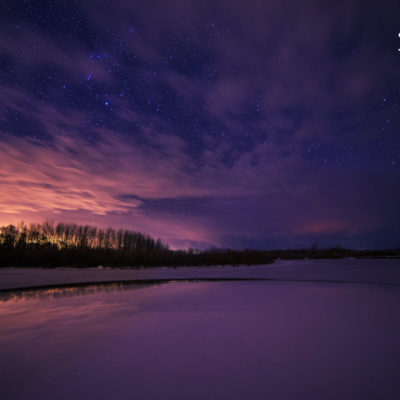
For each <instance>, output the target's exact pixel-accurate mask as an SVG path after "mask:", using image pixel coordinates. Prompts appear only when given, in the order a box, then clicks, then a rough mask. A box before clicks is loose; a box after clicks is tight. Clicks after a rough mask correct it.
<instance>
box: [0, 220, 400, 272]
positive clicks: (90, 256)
mask: <svg viewBox="0 0 400 400" xmlns="http://www.w3.org/2000/svg"><path fill="white" fill-rule="evenodd" d="M388 255H389V256H399V255H400V250H399V249H397V250H389V251H388V250H386V251H385V250H377V251H372V250H364V251H359V250H351V249H343V248H341V247H340V246H336V247H333V248H330V249H319V248H317V247H316V246H312V247H311V248H310V249H287V250H231V249H216V248H214V249H209V250H204V251H199V250H193V249H188V250H170V249H169V247H168V245H167V244H165V243H164V242H162V241H161V240H160V239H157V240H156V239H153V238H152V237H151V236H150V235H147V234H145V233H141V232H133V231H130V230H125V229H119V230H115V229H113V228H107V229H99V228H97V227H92V226H89V225H77V224H67V223H58V224H56V225H55V224H54V223H52V222H45V223H34V224H30V225H25V224H24V223H21V224H19V225H17V226H14V225H7V226H1V227H0V267H6V266H31V267H35V266H41V267H58V266H60V267H61V266H73V267H95V266H98V265H103V266H110V267H153V266H172V267H178V266H202V265H206V266H207V265H239V264H248V265H250V264H267V263H270V262H273V261H274V260H276V259H279V258H280V259H304V258H344V257H384V256H388Z"/></svg>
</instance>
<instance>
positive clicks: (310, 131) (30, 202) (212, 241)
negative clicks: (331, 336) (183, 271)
mask: <svg viewBox="0 0 400 400" xmlns="http://www.w3.org/2000/svg"><path fill="white" fill-rule="evenodd" d="M0 5H1V8H0V93H1V96H0V224H2V225H3V224H8V223H17V222H19V221H21V220H23V221H24V222H26V223H29V222H33V221H45V220H47V219H49V220H54V221H55V222H58V221H64V222H75V223H79V224H91V225H97V226H99V227H106V226H109V225H111V226H113V227H115V228H119V227H124V228H128V229H132V230H138V231H142V232H146V233H149V234H151V235H153V236H155V237H160V238H162V239H163V240H164V241H166V242H167V243H169V244H170V245H171V247H172V248H186V247H189V246H190V247H197V248H207V247H210V246H218V247H232V248H239V249H240V248H260V249H270V248H288V247H302V246H306V247H309V246H312V245H313V244H317V245H318V246H321V247H323V246H335V245H337V244H340V245H342V246H350V247H356V248H382V247H394V246H397V247H398V246H400V207H399V204H400V112H399V110H400V51H399V50H398V49H399V48H400V37H399V32H400V1H397V0H396V1H395V0H382V1H367V0H362V1H361V0H360V1H351V0H337V1H321V0H314V1H313V0H311V1H307V0H301V1H296V0H290V1H286V0H246V1H244V0H240V1H238V0H226V1H216V0H212V1H210V0H169V1H161V0H157V1H156V0H146V1H125V0H121V1H118V0H113V1H111V0H110V1H101V0H82V1H72V0H70V1H61V0H60V1H34V0H32V1H29V0H25V1H19V0H8V1H7V0H6V1H1V3H0Z"/></svg>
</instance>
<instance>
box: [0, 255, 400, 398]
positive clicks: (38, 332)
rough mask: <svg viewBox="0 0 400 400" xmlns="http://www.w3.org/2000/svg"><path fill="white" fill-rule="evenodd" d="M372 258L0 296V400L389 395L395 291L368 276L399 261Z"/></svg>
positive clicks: (397, 329) (395, 355)
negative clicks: (247, 277) (219, 277)
mask: <svg viewBox="0 0 400 400" xmlns="http://www.w3.org/2000/svg"><path fill="white" fill-rule="evenodd" d="M345 261H346V260H345ZM371 261H375V264H373V263H372V262H371V263H369V265H366V267H365V273H364V274H363V273H362V268H361V267H360V265H362V264H360V261H357V262H355V263H353V264H352V265H353V266H352V267H351V268H350V266H349V265H350V264H346V262H345V263H344V265H345V266H344V267H338V266H339V265H340V263H336V264H335V267H334V268H333V267H332V268H331V270H330V271H329V262H328V264H325V272H324V273H322V272H321V271H320V270H319V268H321V263H324V262H325V261H323V260H322V261H319V263H320V264H318V265H319V267H318V266H317V264H314V262H312V263H311V266H310V263H308V264H307V263H306V264H303V267H302V268H303V271H302V270H301V268H299V265H301V264H294V265H293V264H292V263H290V262H289V263H287V264H286V270H282V271H280V272H278V271H276V272H274V273H275V274H277V275H276V276H278V275H279V274H282V277H284V278H286V279H288V278H290V277H293V279H294V278H296V279H300V278H301V279H302V278H308V279H311V278H318V279H320V280H321V279H322V278H321V274H322V275H324V277H325V280H326V279H328V278H329V279H333V278H335V280H337V281H338V282H336V283H327V282H321V281H320V282H278V281H254V282H253V281H233V282H230V281H224V282H218V281H215V282H165V283H158V284H154V285H149V284H145V283H142V284H125V285H122V284H113V285H100V286H94V285H92V286H87V287H69V288H68V287H66V288H62V289H43V290H39V291H38V290H32V291H18V292H17V291H16V292H12V291H9V292H3V293H1V294H0V380H1V382H0V392H1V398H2V399H7V400H8V399H56V398H57V399H82V398H83V399H86V398H87V399H110V398H114V399H122V398H137V399H246V400H247V399H263V400H264V399H339V398H340V399H396V400H397V399H399V398H400V380H399V376H400V375H399V374H400V362H399V360H400V340H399V337H400V312H399V309H400V287H399V286H396V285H393V286H391V285H387V284H383V285H382V284H377V283H378V282H380V281H382V282H383V283H385V281H386V283H392V284H393V283H394V284H396V282H398V275H396V274H398V272H397V271H398V268H396V265H397V267H398V266H399V263H398V261H397V264H396V262H394V263H392V262H388V263H386V264H385V261H386V260H384V262H383V264H380V265H383V267H381V268H382V270H381V272H379V267H378V264H377V263H376V260H371ZM367 264H368V263H367ZM296 265H297V266H296ZM304 265H306V267H304ZM327 265H328V266H327ZM373 265H375V267H374V266H373ZM276 267H277V266H276V265H275V266H268V268H276ZM252 268H257V267H252ZM291 268H292V269H293V268H295V271H292V274H290V269H291ZM296 268H297V269H296ZM307 268H308V269H307ZM343 268H344V269H345V270H346V269H347V270H348V271H350V272H349V274H348V275H347V276H348V280H347V281H346V282H347V283H342V282H339V281H341V280H343V279H344V278H346V275H344V276H342V275H343V270H342V269H343ZM360 268H361V269H360ZM377 268H378V269H377ZM214 270H215V269H214ZM214 270H209V273H211V272H212V271H214ZM240 271H241V270H237V269H236V274H239V275H240ZM247 271H249V270H247ZM338 271H339V272H338ZM357 271H358V272H357ZM390 271H391V273H390ZM31 272H32V271H31ZM98 272H103V271H98ZM139 272H140V271H139ZM194 272H195V271H194V270H192V272H188V273H194ZM302 272H303V274H302ZM161 273H163V272H161ZM164 273H165V274H167V272H164ZM173 273H176V270H175V272H173ZM204 273H205V272H204ZM213 273H215V272H213ZM219 273H225V272H221V271H220V272H219ZM247 273H248V272H247ZM259 273H261V274H264V273H266V272H265V271H264V272H259ZM270 273H272V272H270ZM288 273H289V275H287V274H288ZM357 273H358V276H357ZM285 274H286V275H285ZM341 274H342V275H341ZM239 275H235V276H239ZM284 275H285V276H284ZM153 278H154V276H153ZM339 278H340V279H339ZM363 280H364V281H365V282H369V284H364V283H354V282H362V281H363ZM371 280H372V281H374V282H375V283H374V282H372V284H370V283H371V282H370V281H371ZM351 281H352V282H353V283H349V282H351Z"/></svg>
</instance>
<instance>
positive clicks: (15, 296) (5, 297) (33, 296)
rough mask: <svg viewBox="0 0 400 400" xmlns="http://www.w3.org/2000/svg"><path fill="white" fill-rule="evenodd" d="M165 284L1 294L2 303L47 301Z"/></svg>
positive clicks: (81, 286) (95, 285)
mask: <svg viewBox="0 0 400 400" xmlns="http://www.w3.org/2000/svg"><path fill="white" fill-rule="evenodd" d="M163 283H164V282H157V283H145V282H144V283H129V282H111V283H91V284H77V285H71V286H65V287H52V288H38V289H29V290H13V291H5V292H1V293H0V302H9V301H13V302H15V301H21V300H46V299H48V298H58V297H74V296H85V295H90V294H96V293H110V292H116V291H118V292H121V291H127V290H138V289H144V288H148V287H150V286H155V285H162V284H163Z"/></svg>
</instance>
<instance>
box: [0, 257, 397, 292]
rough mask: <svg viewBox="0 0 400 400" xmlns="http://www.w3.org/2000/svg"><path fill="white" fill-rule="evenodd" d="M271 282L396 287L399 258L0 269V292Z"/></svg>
mask: <svg viewBox="0 0 400 400" xmlns="http://www.w3.org/2000/svg"><path fill="white" fill-rule="evenodd" d="M221 278H226V279H235V278H252V279H275V280H306V281H307V280H315V281H343V282H359V283H386V284H400V259H364V260H360V259H344V260H295V261H284V260H282V261H276V262H275V263H274V264H268V265H257V266H241V267H229V266H228V267H201V268H197V267H185V268H151V269H72V268H71V269H68V268H59V269H40V268H2V269H0V290H6V289H17V288H28V287H40V286H51V285H62V284H76V283H94V282H110V281H123V280H144V281H145V280H174V279H221Z"/></svg>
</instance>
